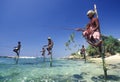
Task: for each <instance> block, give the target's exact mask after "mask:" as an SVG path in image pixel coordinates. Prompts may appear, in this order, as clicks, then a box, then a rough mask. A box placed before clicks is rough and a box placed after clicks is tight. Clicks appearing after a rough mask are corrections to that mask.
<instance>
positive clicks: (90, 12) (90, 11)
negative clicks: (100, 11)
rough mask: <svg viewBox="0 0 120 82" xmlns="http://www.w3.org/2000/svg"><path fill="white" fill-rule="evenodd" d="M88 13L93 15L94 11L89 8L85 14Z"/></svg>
mask: <svg viewBox="0 0 120 82" xmlns="http://www.w3.org/2000/svg"><path fill="white" fill-rule="evenodd" d="M89 14H92V15H94V14H95V11H93V10H89V11H88V12H87V15H89Z"/></svg>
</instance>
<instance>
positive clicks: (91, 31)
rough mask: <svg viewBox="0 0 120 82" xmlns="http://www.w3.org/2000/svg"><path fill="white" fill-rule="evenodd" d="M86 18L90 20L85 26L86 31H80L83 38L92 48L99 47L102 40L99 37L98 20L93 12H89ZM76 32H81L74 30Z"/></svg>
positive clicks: (79, 29) (77, 29)
mask: <svg viewBox="0 0 120 82" xmlns="http://www.w3.org/2000/svg"><path fill="white" fill-rule="evenodd" d="M87 16H88V18H89V19H90V21H89V23H88V24H87V29H85V30H82V31H83V36H84V37H85V38H86V37H87V38H86V39H87V42H88V43H89V44H91V45H92V46H96V47H99V46H101V43H102V40H101V35H100V28H99V27H100V24H99V20H98V18H96V17H95V12H94V11H93V10H89V11H88V12H87ZM75 30H76V31H81V28H76V29H75Z"/></svg>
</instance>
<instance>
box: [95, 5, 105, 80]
mask: <svg viewBox="0 0 120 82" xmlns="http://www.w3.org/2000/svg"><path fill="white" fill-rule="evenodd" d="M94 11H95V13H96V17H97V18H98V13H97V8H96V4H94ZM102 41H103V39H102ZM99 52H100V55H101V57H102V63H103V71H104V79H105V82H106V81H107V68H106V63H105V46H104V42H103V43H102V45H101V46H100V47H99Z"/></svg>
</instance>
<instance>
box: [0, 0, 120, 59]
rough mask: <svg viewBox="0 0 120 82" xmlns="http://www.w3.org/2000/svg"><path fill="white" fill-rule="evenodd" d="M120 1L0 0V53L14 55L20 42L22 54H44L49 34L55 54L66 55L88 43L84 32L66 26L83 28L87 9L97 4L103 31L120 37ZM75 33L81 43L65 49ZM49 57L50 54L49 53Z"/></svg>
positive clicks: (76, 38) (76, 39)
mask: <svg viewBox="0 0 120 82" xmlns="http://www.w3.org/2000/svg"><path fill="white" fill-rule="evenodd" d="M119 3H120V0H0V56H15V55H16V54H15V53H14V52H13V48H14V47H15V46H17V42H18V41H21V44H22V47H21V52H20V56H37V57H38V56H41V53H40V51H41V49H42V47H43V45H46V44H47V43H48V41H47V37H48V36H50V37H51V38H52V40H53V41H54V47H53V57H65V56H67V55H70V53H73V52H76V51H77V50H78V49H80V48H81V46H82V45H85V46H86V47H87V45H88V44H87V43H86V41H85V40H84V38H83V37H82V35H81V32H76V31H74V30H66V29H65V28H76V27H84V26H85V25H86V24H87V23H88V22H89V19H88V17H87V16H86V13H87V11H88V10H90V9H93V5H94V4H96V5H97V10H98V16H99V21H100V29H101V32H102V34H104V35H107V36H110V35H111V36H113V37H115V38H117V39H119V38H120V34H119V33H120V28H119V26H120V21H119V20H120V16H119V15H120V8H119ZM73 32H74V33H75V43H76V44H77V45H79V46H77V47H76V48H74V47H73V45H74V44H73V43H71V48H72V49H71V50H65V49H66V46H65V42H67V41H68V40H69V36H70V34H71V33H73ZM46 56H47V57H49V56H48V55H47V52H46Z"/></svg>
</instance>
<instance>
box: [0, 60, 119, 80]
mask: <svg viewBox="0 0 120 82" xmlns="http://www.w3.org/2000/svg"><path fill="white" fill-rule="evenodd" d="M0 82H104V77H103V69H102V65H97V64H95V63H89V62H87V63H85V62H84V60H67V59H53V63H52V67H50V62H49V59H46V61H45V62H44V61H43V59H42V58H20V59H19V62H18V64H15V59H14V58H0ZM107 82H120V68H112V69H109V70H108V81H107Z"/></svg>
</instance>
